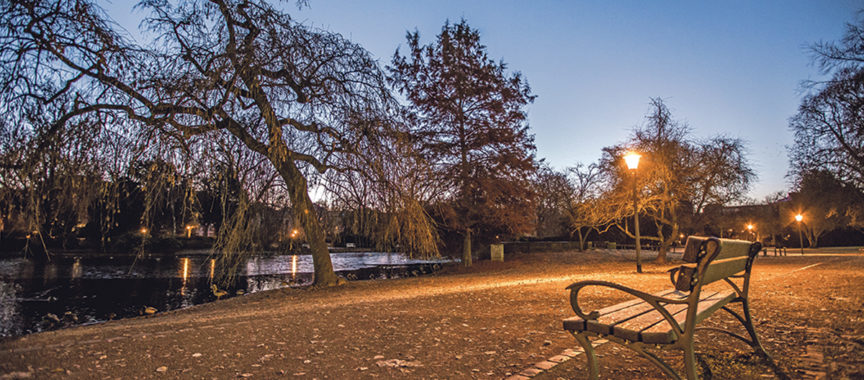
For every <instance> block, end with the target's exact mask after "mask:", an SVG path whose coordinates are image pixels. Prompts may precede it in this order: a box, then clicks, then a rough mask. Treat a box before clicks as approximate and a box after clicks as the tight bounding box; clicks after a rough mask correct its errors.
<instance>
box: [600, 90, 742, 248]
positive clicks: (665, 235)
mask: <svg viewBox="0 0 864 380" xmlns="http://www.w3.org/2000/svg"><path fill="white" fill-rule="evenodd" d="M646 119H647V122H646V124H645V125H644V126H642V127H639V128H637V129H636V130H635V131H634V135H633V137H632V138H631V139H630V141H628V142H627V143H625V144H623V145H617V146H612V147H608V148H604V150H603V151H604V156H603V158H602V159H601V167H602V168H603V170H604V171H605V172H606V173H607V175H609V176H610V187H609V188H610V190H609V192H607V193H606V194H605V195H604V199H605V200H606V202H608V203H607V204H608V206H607V207H606V210H608V211H607V212H606V213H607V214H608V215H610V218H609V219H612V220H616V221H617V222H616V223H615V224H616V226H617V227H618V228H619V229H620V230H621V231H622V232H624V233H625V234H627V235H628V236H631V237H635V233H634V231H632V230H631V229H630V226H629V224H628V221H629V220H630V219H632V216H633V213H634V212H635V210H634V208H633V205H632V203H633V200H632V198H631V195H630V194H631V192H632V189H633V186H634V184H633V181H636V184H635V186H636V187H637V189H638V196H637V199H638V202H639V210H640V212H643V213H644V214H645V216H647V217H648V218H650V219H651V220H652V221H653V223H654V226H655V231H656V234H655V235H654V236H646V237H645V239H647V240H654V241H657V242H658V243H659V246H660V249H659V253H658V256H657V261H658V262H659V263H665V261H666V253H667V252H668V250H669V248H670V247H671V246H672V244H673V243H674V242H675V241H676V239H678V237H679V231H680V229H681V223H682V214H683V213H701V212H702V211H703V210H704V207H705V206H706V205H708V204H719V205H724V204H728V203H729V202H731V201H734V200H736V199H740V198H741V197H742V196H743V194H744V192H745V191H746V190H747V189H748V188H749V184H750V182H751V181H752V179H753V178H754V173H753V171H752V169H751V168H750V167H749V164H748V162H747V159H746V155H745V148H744V143H743V142H742V141H741V140H738V139H732V138H727V137H722V136H721V137H714V138H711V139H709V140H706V141H701V142H700V141H697V140H693V139H691V138H690V136H689V135H690V131H689V129H688V128H687V126H686V125H684V124H681V123H679V122H677V121H675V120H674V119H673V118H672V114H671V112H670V111H669V109H668V107H667V106H666V105H665V104H664V102H663V101H662V99H658V98H655V99H652V100H651V111H650V113H649V114H648V116H647V117H646ZM628 150H635V151H637V152H639V153H640V154H641V155H642V157H643V158H642V161H640V164H639V168H638V169H637V170H638V177H634V176H633V175H632V174H631V173H628V172H627V171H628V169H627V168H626V167H625V166H624V164H623V159H622V156H623V155H624V153H625V152H626V151H628Z"/></svg>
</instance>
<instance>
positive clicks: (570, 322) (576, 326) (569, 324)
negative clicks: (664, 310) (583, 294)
mask: <svg viewBox="0 0 864 380" xmlns="http://www.w3.org/2000/svg"><path fill="white" fill-rule="evenodd" d="M652 295H653V296H657V297H664V298H673V299H674V298H686V297H687V293H683V292H680V291H678V290H676V289H665V290H663V291H660V292H657V293H654V294H652ZM641 303H645V301H643V300H642V299H639V298H635V299H632V300H630V301H626V302H621V303H619V304H615V305H612V306H607V307H604V308H602V309H600V310H597V312H598V313H600V316H601V317H602V316H604V315H609V314H613V313H615V312H618V311H620V310H622V309H626V308H629V307H632V306H634V305H638V304H641ZM564 329H565V330H571V331H585V330H586V324H585V321H584V320H583V319H582V318H579V317H570V318H567V319H565V320H564Z"/></svg>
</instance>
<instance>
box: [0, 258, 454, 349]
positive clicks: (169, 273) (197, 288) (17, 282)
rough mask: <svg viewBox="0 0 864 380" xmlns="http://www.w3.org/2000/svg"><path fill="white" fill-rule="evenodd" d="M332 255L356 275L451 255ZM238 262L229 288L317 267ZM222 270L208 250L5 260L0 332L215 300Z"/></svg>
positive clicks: (389, 274) (402, 272)
mask: <svg viewBox="0 0 864 380" xmlns="http://www.w3.org/2000/svg"><path fill="white" fill-rule="evenodd" d="M331 259H332V261H333V267H334V269H335V270H336V271H337V272H340V273H341V274H342V275H343V276H346V277H347V278H349V279H373V278H374V279H378V278H394V277H404V276H410V275H414V274H419V273H431V272H432V271H434V270H435V269H437V268H438V267H440V263H442V262H444V261H443V260H430V261H424V260H414V259H410V258H408V257H406V256H404V255H400V254H386V253H375V252H362V253H361V252H345V253H333V254H331ZM239 269H240V271H239V272H240V273H238V274H237V277H236V279H235V281H234V283H233V284H232V285H231V286H229V289H227V290H228V294H229V295H234V294H235V293H236V291H237V290H243V291H244V292H246V293H254V292H257V291H263V290H270V289H276V288H280V287H286V286H302V285H308V284H310V283H311V281H312V270H313V266H312V257H311V256H308V255H303V256H297V255H293V256H268V257H253V258H249V259H248V260H247V261H246V263H245V265H241V266H240V267H239ZM219 270H220V267H219V263H218V261H217V260H215V259H212V258H209V257H203V256H191V257H176V258H175V257H154V258H146V259H137V260H133V259H131V258H117V259H107V258H86V257H84V258H64V257H55V258H54V260H52V261H51V262H49V263H40V262H34V261H31V260H27V259H23V258H13V259H3V260H0V337H4V336H16V335H22V334H26V333H30V332H35V331H41V330H45V329H53V328H58V327H64V326H70V325H75V324H82V323H92V322H98V321H104V320H107V319H113V318H122V317H130V316H136V315H140V314H141V311H142V310H143V309H144V307H147V306H150V307H155V308H156V309H158V310H159V311H160V312H162V311H167V310H173V309H177V308H182V307H188V306H192V305H197V304H201V303H206V302H210V301H213V300H215V299H216V297H215V296H214V295H213V293H212V291H211V289H210V285H211V284H213V281H214V279H216V278H217V277H218V276H219ZM220 288H222V286H221V284H220ZM223 298H224V297H223ZM49 314H53V316H55V317H56V318H52V317H51V316H50V315H49Z"/></svg>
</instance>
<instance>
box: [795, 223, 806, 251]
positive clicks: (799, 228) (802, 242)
mask: <svg viewBox="0 0 864 380" xmlns="http://www.w3.org/2000/svg"><path fill="white" fill-rule="evenodd" d="M795 221H796V222H798V245H800V246H801V256H804V239H802V238H801V224H802V223H801V222H803V221H804V215H801V214H798V215H795Z"/></svg>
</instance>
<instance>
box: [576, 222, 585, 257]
mask: <svg viewBox="0 0 864 380" xmlns="http://www.w3.org/2000/svg"><path fill="white" fill-rule="evenodd" d="M576 232H577V233H578V234H579V252H582V251H584V250H585V239H584V238H583V237H582V229H581V228H580V229H578V230H576Z"/></svg>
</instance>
